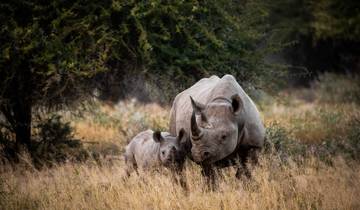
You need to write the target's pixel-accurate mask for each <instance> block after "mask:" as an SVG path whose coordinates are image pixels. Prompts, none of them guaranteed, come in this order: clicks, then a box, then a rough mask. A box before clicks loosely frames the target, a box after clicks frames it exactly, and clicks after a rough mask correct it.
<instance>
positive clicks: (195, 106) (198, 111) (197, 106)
mask: <svg viewBox="0 0 360 210" xmlns="http://www.w3.org/2000/svg"><path fill="white" fill-rule="evenodd" d="M190 100H191V105H192V108H193V110H194V111H195V114H197V115H199V114H201V112H202V111H203V110H204V109H205V105H204V104H201V103H199V102H196V101H195V100H194V99H193V98H192V97H191V96H190Z"/></svg>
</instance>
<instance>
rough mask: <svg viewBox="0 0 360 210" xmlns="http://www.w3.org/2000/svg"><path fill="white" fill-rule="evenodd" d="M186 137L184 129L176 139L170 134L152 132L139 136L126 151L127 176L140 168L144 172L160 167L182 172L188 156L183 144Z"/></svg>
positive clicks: (145, 132) (147, 131)
mask: <svg viewBox="0 0 360 210" xmlns="http://www.w3.org/2000/svg"><path fill="white" fill-rule="evenodd" d="M186 136H187V135H185V131H184V129H181V130H180V131H179V135H178V136H176V137H175V136H171V135H170V133H168V132H160V131H155V132H154V131H152V130H146V131H143V132H141V133H139V134H137V135H136V136H135V137H134V138H133V139H132V140H131V141H130V143H129V144H128V145H127V146H126V150H125V163H126V165H127V169H126V173H127V175H130V173H131V172H132V171H134V170H137V169H138V168H139V169H141V170H143V171H144V170H150V169H156V168H158V167H160V166H165V167H167V168H170V169H172V170H178V171H181V169H182V167H183V165H184V162H185V155H186V154H185V153H184V151H183V149H182V147H181V142H182V141H183V138H186Z"/></svg>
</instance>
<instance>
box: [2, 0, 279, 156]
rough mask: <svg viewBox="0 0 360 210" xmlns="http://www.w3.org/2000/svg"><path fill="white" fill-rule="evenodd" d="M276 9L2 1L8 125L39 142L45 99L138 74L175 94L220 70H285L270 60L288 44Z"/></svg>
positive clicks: (154, 1)
mask: <svg viewBox="0 0 360 210" xmlns="http://www.w3.org/2000/svg"><path fill="white" fill-rule="evenodd" d="M267 17H268V12H267V10H266V8H265V7H264V4H263V3H262V1H261V0H247V1H243V0H232V1H225V0H220V1H219V0H209V1H199V0H189V1H183V0H175V1H168V0H149V1H135V0H130V1H128V0H104V1H100V2H96V3H95V2H94V1H91V0H54V1H51V2H50V3H49V1H45V0H32V1H30V0H14V1H9V2H7V3H0V22H1V23H2V25H1V28H0V50H1V55H0V75H1V79H0V112H1V114H2V115H3V117H4V119H5V120H3V122H2V125H3V126H4V127H6V128H8V130H10V131H11V132H13V133H14V134H15V138H16V144H17V146H18V147H20V146H22V145H23V146H25V147H27V148H28V149H31V145H32V143H31V122H32V116H33V113H36V111H37V110H38V108H59V107H60V108H61V107H63V106H67V105H71V104H74V103H76V102H78V101H82V99H84V98H86V97H88V96H91V94H92V93H93V92H94V90H98V91H100V92H104V91H106V90H109V89H110V90H111V84H109V83H111V81H114V82H115V83H117V84H119V83H120V85H122V84H121V81H122V79H123V78H127V77H129V75H141V76H142V77H143V78H145V79H146V80H147V81H150V82H151V83H152V84H156V86H157V87H158V89H160V90H161V91H162V93H163V95H167V97H164V98H165V101H167V102H169V101H171V98H172V97H173V96H174V95H175V94H176V93H177V92H178V91H179V90H180V89H182V88H183V87H185V86H189V85H190V84H192V83H193V82H194V81H195V80H198V79H200V78H202V77H204V76H209V75H211V74H218V75H220V76H221V75H223V74H225V73H230V74H233V75H234V76H236V77H237V78H238V79H239V80H241V81H248V82H254V83H257V82H259V81H264V80H262V79H261V78H264V77H265V78H267V79H271V78H276V77H269V75H273V73H274V72H273V68H271V66H270V65H267V64H266V63H265V62H264V57H265V56H266V55H267V54H268V53H269V52H271V51H272V50H274V49H277V48H278V46H277V45H276V43H272V42H269V37H271V36H270V34H271V33H272V30H271V28H270V27H269V25H268V21H267ZM119 81H120V82H119ZM109 87H110V88H109ZM118 90H119V89H118ZM120 90H121V91H120V92H123V93H125V92H126V91H124V90H123V89H120ZM171 90H172V91H171ZM0 119H1V118H0Z"/></svg>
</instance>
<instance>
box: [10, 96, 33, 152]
mask: <svg viewBox="0 0 360 210" xmlns="http://www.w3.org/2000/svg"><path fill="white" fill-rule="evenodd" d="M17 105H18V106H15V109H14V118H15V121H16V125H15V126H14V131H15V134H16V149H17V152H20V151H21V149H22V147H23V146H25V148H26V149H27V150H30V149H31V148H30V147H31V105H30V103H26V102H24V103H19V104H17Z"/></svg>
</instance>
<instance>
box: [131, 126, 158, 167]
mask: <svg viewBox="0 0 360 210" xmlns="http://www.w3.org/2000/svg"><path fill="white" fill-rule="evenodd" d="M129 148H130V149H131V150H132V152H133V155H134V159H135V161H136V164H137V165H138V167H140V168H148V167H154V166H156V165H158V164H159V162H160V160H159V148H160V145H159V144H158V143H156V142H155V141H154V140H153V131H152V130H147V131H144V132H141V133H139V134H138V135H136V136H135V137H134V138H133V140H132V141H131V142H130V145H129Z"/></svg>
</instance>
